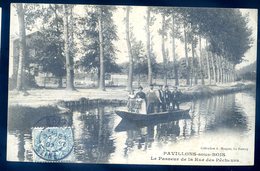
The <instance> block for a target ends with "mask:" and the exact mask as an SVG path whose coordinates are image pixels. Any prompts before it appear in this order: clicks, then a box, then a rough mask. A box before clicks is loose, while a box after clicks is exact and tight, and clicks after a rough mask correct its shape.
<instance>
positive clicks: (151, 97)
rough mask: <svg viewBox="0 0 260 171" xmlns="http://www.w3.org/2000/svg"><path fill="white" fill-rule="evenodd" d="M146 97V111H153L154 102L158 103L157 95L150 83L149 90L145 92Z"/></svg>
mask: <svg viewBox="0 0 260 171" xmlns="http://www.w3.org/2000/svg"><path fill="white" fill-rule="evenodd" d="M146 99H147V113H148V114H149V113H154V112H155V111H154V108H155V106H156V104H157V103H158V101H159V100H158V98H157V95H156V93H155V91H154V89H153V84H151V85H150V90H149V91H148V92H147V93H146Z"/></svg>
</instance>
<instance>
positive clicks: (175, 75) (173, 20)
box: [172, 14, 179, 86]
mask: <svg viewBox="0 0 260 171" xmlns="http://www.w3.org/2000/svg"><path fill="white" fill-rule="evenodd" d="M174 34H175V18H174V14H172V56H173V71H174V77H175V85H176V86H178V85H179V75H178V68H177V62H176V52H175V36H174Z"/></svg>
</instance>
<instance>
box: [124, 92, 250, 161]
mask: <svg viewBox="0 0 260 171" xmlns="http://www.w3.org/2000/svg"><path fill="white" fill-rule="evenodd" d="M237 109H238V108H237V106H236V104H235V94H229V95H223V96H214V97H212V98H208V99H200V100H196V101H193V102H192V105H191V111H190V116H191V119H183V120H179V121H170V122H168V123H160V124H157V125H152V126H148V127H144V128H139V129H136V130H128V131H127V139H126V147H125V157H127V156H128V155H129V154H130V153H131V152H132V151H134V150H135V149H142V150H146V149H147V148H148V147H149V146H152V144H153V142H156V145H157V146H158V147H160V146H164V145H165V144H167V143H175V142H176V141H180V140H182V139H187V138H189V137H191V136H199V135H201V134H203V133H204V132H205V131H215V130H216V129H218V128H228V129H231V130H234V129H240V130H239V131H243V130H246V127H247V120H246V117H245V115H244V113H243V111H241V110H237ZM153 137H154V138H153Z"/></svg>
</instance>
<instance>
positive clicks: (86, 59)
mask: <svg viewBox="0 0 260 171" xmlns="http://www.w3.org/2000/svg"><path fill="white" fill-rule="evenodd" d="M100 10H102V17H101V19H102V22H101V23H102V30H103V31H102V37H101V38H102V41H103V44H102V47H103V57H104V61H103V62H104V65H103V66H105V67H104V68H103V69H104V70H103V71H104V73H105V74H106V73H114V72H120V70H121V68H120V67H119V66H118V65H117V64H116V62H115V60H116V51H117V49H116V47H115V46H114V44H113V42H114V41H116V40H118V36H117V27H116V25H115V24H114V22H113V18H112V17H113V11H114V10H115V8H114V7H111V6H93V7H90V6H88V7H86V8H85V11H86V15H85V16H84V17H80V18H77V19H76V22H77V26H78V27H79V29H77V30H75V33H76V35H77V37H78V39H79V40H80V42H81V43H80V44H81V48H80V50H79V51H80V55H81V58H80V60H79V61H78V62H77V67H81V68H82V69H84V71H86V72H90V73H94V74H96V75H97V77H98V79H97V81H98V85H99V84H100V80H101V78H100V75H101V65H100V64H101V63H100V40H99V39H100V37H99V36H100V34H99V33H101V32H99V19H100V12H101V11H100ZM104 76H105V75H104Z"/></svg>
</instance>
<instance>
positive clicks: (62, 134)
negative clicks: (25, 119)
mask: <svg viewBox="0 0 260 171" xmlns="http://www.w3.org/2000/svg"><path fill="white" fill-rule="evenodd" d="M32 137H33V150H34V153H35V154H36V155H37V157H39V158H41V159H43V160H47V161H58V160H62V159H64V158H66V157H67V156H68V155H69V154H70V153H71V152H72V150H73V133H72V128H70V127H64V128H63V127H47V128H33V131H32ZM37 157H35V161H39V160H37Z"/></svg>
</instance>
